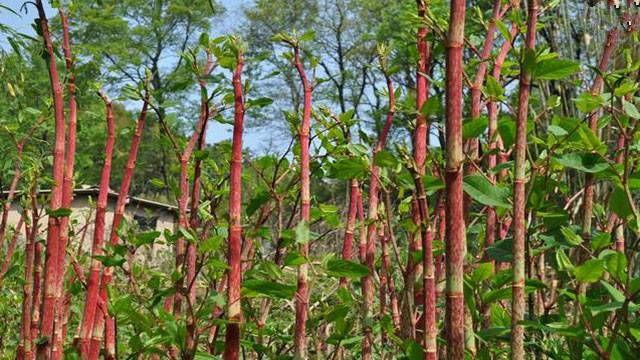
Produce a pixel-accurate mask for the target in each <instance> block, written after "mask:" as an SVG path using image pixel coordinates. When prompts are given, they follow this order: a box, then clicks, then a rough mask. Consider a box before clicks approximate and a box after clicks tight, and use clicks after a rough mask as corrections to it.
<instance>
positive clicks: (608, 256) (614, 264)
mask: <svg viewBox="0 0 640 360" xmlns="http://www.w3.org/2000/svg"><path fill="white" fill-rule="evenodd" d="M599 257H600V258H601V259H603V260H604V267H605V268H606V269H607V272H609V274H611V276H613V277H614V278H616V279H617V280H618V281H621V282H626V280H627V257H626V256H625V255H624V254H623V253H621V252H617V251H613V250H611V251H609V252H606V253H605V252H604V251H603V252H602V253H601V254H600V256H599Z"/></svg>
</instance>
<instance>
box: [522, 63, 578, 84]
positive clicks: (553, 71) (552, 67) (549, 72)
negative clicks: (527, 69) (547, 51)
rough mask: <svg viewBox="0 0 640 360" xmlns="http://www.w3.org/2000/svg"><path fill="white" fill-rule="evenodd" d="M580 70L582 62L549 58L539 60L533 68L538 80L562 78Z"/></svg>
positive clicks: (534, 75)
mask: <svg viewBox="0 0 640 360" xmlns="http://www.w3.org/2000/svg"><path fill="white" fill-rule="evenodd" d="M578 71H580V64H579V63H577V62H575V61H572V60H566V59H547V60H542V61H539V62H538V63H537V64H536V65H535V68H534V70H533V77H534V78H536V79H537V80H560V79H564V78H566V77H568V76H571V75H573V74H575V73H576V72H578Z"/></svg>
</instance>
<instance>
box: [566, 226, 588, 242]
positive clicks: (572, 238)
mask: <svg viewBox="0 0 640 360" xmlns="http://www.w3.org/2000/svg"><path fill="white" fill-rule="evenodd" d="M560 232H562V236H564V239H565V240H567V242H568V243H569V244H571V245H573V246H578V245H580V244H582V242H583V241H584V240H582V237H581V236H580V235H578V234H576V233H574V232H573V230H571V229H570V228H568V227H566V226H563V227H562V228H560Z"/></svg>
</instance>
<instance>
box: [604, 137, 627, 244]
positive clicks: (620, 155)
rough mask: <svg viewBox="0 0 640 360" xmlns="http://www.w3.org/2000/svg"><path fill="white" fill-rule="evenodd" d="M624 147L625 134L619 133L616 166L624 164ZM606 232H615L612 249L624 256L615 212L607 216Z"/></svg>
mask: <svg viewBox="0 0 640 360" xmlns="http://www.w3.org/2000/svg"><path fill="white" fill-rule="evenodd" d="M625 145H626V138H625V134H624V133H623V132H620V134H618V140H617V142H616V153H617V155H616V164H622V163H624V158H625V151H624V149H625ZM606 231H607V232H612V231H615V233H614V238H615V246H614V249H615V250H616V251H619V252H621V253H623V254H624V253H625V240H624V227H622V222H621V221H620V218H619V217H618V215H617V214H616V213H615V212H611V214H609V219H608V221H607V227H606Z"/></svg>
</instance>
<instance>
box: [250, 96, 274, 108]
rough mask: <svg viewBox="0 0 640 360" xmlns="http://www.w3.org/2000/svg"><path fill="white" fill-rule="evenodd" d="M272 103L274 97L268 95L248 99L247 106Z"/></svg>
mask: <svg viewBox="0 0 640 360" xmlns="http://www.w3.org/2000/svg"><path fill="white" fill-rule="evenodd" d="M272 103H273V99H271V98H268V97H261V98H257V99H249V100H247V107H265V106H267V105H271V104H272Z"/></svg>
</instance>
